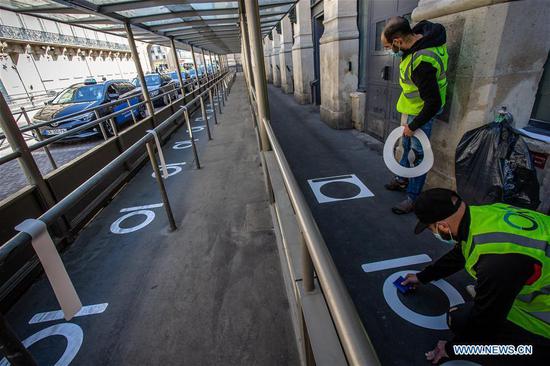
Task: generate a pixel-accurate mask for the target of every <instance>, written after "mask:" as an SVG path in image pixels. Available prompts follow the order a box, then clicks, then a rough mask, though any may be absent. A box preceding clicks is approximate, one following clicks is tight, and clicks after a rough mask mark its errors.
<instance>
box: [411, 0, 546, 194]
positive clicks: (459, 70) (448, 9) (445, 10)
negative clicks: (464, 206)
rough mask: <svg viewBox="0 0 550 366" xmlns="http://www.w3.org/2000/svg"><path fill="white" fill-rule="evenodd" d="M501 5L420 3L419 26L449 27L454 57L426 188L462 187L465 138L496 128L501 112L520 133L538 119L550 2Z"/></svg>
mask: <svg viewBox="0 0 550 366" xmlns="http://www.w3.org/2000/svg"><path fill="white" fill-rule="evenodd" d="M495 2H496V1H487V0H478V1H460V0H421V1H420V2H419V4H418V7H417V8H416V9H415V10H414V12H413V21H414V22H418V21H421V20H424V19H427V20H430V21H431V22H435V23H440V24H442V25H444V26H445V28H446V29H447V49H448V53H449V66H448V72H447V78H448V81H449V86H448V88H447V102H446V104H447V105H446V108H445V112H444V113H443V114H442V115H441V116H440V118H439V119H440V121H438V122H437V123H435V124H434V127H433V130H432V136H431V138H430V140H431V142H432V149H433V150H434V155H435V161H434V166H433V168H432V169H431V170H430V173H429V174H428V180H427V184H426V188H428V187H445V188H454V187H455V184H456V183H455V172H454V166H455V164H454V156H455V150H456V146H457V144H458V142H459V141H460V139H461V138H462V136H463V135H464V133H465V132H467V131H469V130H472V129H474V128H477V127H479V126H482V125H484V124H486V123H489V122H491V121H493V119H494V113H495V111H497V110H498V109H499V108H500V107H501V106H502V105H505V106H506V107H507V109H508V111H509V112H510V113H512V115H513V116H514V125H515V127H518V128H521V127H524V126H525V125H526V124H527V122H528V121H529V118H530V117H531V113H532V110H533V105H534V104H535V98H536V94H537V90H538V87H539V81H540V79H541V77H542V73H543V68H544V63H545V62H546V60H547V59H548V54H549V51H550V38H549V37H540V35H541V34H550V23H549V22H548V19H550V2H549V1H547V0H530V1H519V2H515V1H508V2H505V1H499V3H495ZM488 34H490V37H487V36H485V35H488ZM535 39H536V40H538V41H536V42H531V41H526V40H535Z"/></svg>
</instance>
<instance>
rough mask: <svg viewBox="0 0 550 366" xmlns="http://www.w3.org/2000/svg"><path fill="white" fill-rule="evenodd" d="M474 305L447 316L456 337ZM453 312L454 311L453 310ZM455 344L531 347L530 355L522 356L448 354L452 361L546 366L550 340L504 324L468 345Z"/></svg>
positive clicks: (463, 341) (508, 322)
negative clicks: (531, 352)
mask: <svg viewBox="0 0 550 366" xmlns="http://www.w3.org/2000/svg"><path fill="white" fill-rule="evenodd" d="M473 304H474V303H473V302H469V303H466V304H461V305H458V306H455V307H453V308H451V309H450V310H449V312H448V313H447V323H448V325H449V328H450V329H451V331H453V333H455V334H461V333H462V331H463V329H464V328H465V327H466V324H467V322H468V318H469V315H470V311H471V309H472V307H473ZM455 308H456V309H455ZM454 344H464V345H474V344H481V345H494V344H496V345H509V344H511V345H514V346H518V345H532V346H533V354H532V355H522V356H455V355H451V354H449V356H450V358H451V359H456V360H470V361H473V362H477V363H479V364H480V365H483V366H486V365H498V366H507V365H518V366H524V365H533V366H535V365H548V364H549V362H550V339H547V338H545V337H542V336H539V335H537V334H533V333H531V332H529V331H527V330H525V329H523V328H522V327H520V326H518V325H516V324H514V323H512V322H511V321H509V320H506V321H505V322H504V323H503V324H502V325H501V326H500V327H498V329H494V330H490V331H488V332H486V335H484V336H483V337H479V338H476V339H475V340H472V341H471V342H470V341H468V340H461V341H460V342H456V343H454Z"/></svg>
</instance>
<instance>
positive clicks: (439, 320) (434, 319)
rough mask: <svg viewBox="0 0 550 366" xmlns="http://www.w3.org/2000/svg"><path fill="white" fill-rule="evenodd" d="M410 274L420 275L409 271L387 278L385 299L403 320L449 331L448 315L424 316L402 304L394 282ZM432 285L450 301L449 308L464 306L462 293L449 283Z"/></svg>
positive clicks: (384, 290)
mask: <svg viewBox="0 0 550 366" xmlns="http://www.w3.org/2000/svg"><path fill="white" fill-rule="evenodd" d="M408 273H418V271H413V270H408V271H399V272H395V273H392V274H391V275H389V276H388V278H386V281H384V286H383V289H382V291H383V293H384V299H386V302H387V303H388V305H389V306H390V308H391V309H392V310H393V311H395V313H396V314H397V315H399V316H400V317H401V318H403V319H405V320H407V321H409V322H411V323H413V324H415V325H418V326H419V327H423V328H428V329H435V330H445V329H449V327H448V326H447V314H446V313H443V314H441V315H435V316H430V315H423V314H419V313H417V312H415V311H412V310H411V309H409V308H408V307H407V306H406V305H405V304H403V303H402V302H401V300H400V299H399V296H398V295H397V288H395V286H394V285H393V282H394V281H395V280H396V279H397V278H398V277H399V276H403V277H405V276H406V275H407V274H408ZM431 284H432V285H434V286H436V287H438V288H439V289H440V290H441V291H443V293H444V294H445V295H447V299H448V300H449V307H452V306H456V305H458V304H463V303H464V299H463V298H462V296H461V295H460V293H459V292H458V291H457V290H456V289H455V288H454V287H453V286H452V285H451V284H450V283H449V282H447V281H445V280H437V281H433V282H431Z"/></svg>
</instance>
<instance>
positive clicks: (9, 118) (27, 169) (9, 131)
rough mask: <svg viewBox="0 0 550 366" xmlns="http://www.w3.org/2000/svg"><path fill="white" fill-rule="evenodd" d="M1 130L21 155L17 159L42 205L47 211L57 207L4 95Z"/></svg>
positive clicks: (0, 120)
mask: <svg viewBox="0 0 550 366" xmlns="http://www.w3.org/2000/svg"><path fill="white" fill-rule="evenodd" d="M0 129H2V131H3V132H4V135H5V136H6V139H7V140H8V143H9V144H10V146H11V148H12V150H13V151H14V152H18V153H19V154H20V155H19V158H18V159H17V160H18V161H19V165H21V169H23V173H24V174H25V176H26V177H27V181H28V182H29V184H31V185H33V186H35V187H36V189H37V190H38V192H39V195H40V196H41V197H42V200H43V202H42V204H43V205H44V206H45V207H43V208H46V209H47V208H50V207H52V206H53V205H55V198H54V196H53V194H52V192H51V191H50V188H49V187H48V185H47V184H46V182H45V181H44V178H43V177H42V174H41V173H40V169H38V165H36V161H35V160H34V158H33V156H32V153H31V150H30V149H29V147H28V145H27V143H26V142H25V139H24V138H23V135H22V134H21V131H19V126H17V122H16V121H15V119H14V118H13V114H12V113H11V110H10V107H9V106H8V103H6V100H5V99H4V96H3V95H0Z"/></svg>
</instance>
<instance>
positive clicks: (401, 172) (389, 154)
mask: <svg viewBox="0 0 550 366" xmlns="http://www.w3.org/2000/svg"><path fill="white" fill-rule="evenodd" d="M404 129H405V128H404V127H403V126H400V127H397V128H396V129H395V130H393V131H392V132H391V133H390V134H389V136H388V138H387V139H386V143H385V144H384V154H383V155H384V163H386V166H387V167H388V169H389V170H390V171H391V172H392V173H394V174H396V175H398V176H400V177H404V178H414V177H419V176H421V175H424V174H426V173H427V172H428V171H429V170H430V169H431V168H432V166H433V164H434V154H433V152H432V145H430V140H429V139H428V136H426V134H425V133H424V131H422V130H421V129H418V130H416V131H415V132H414V137H416V138H417V139H418V140H419V141H420V144H421V145H422V150H423V151H424V158H423V159H422V162H421V163H420V164H418V165H417V166H415V167H413V168H407V167H404V166H402V165H400V164H399V162H398V161H397V160H395V155H394V152H393V150H394V147H395V144H396V143H397V141H398V140H399V139H400V138H401V137H402V136H403V130H404Z"/></svg>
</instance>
